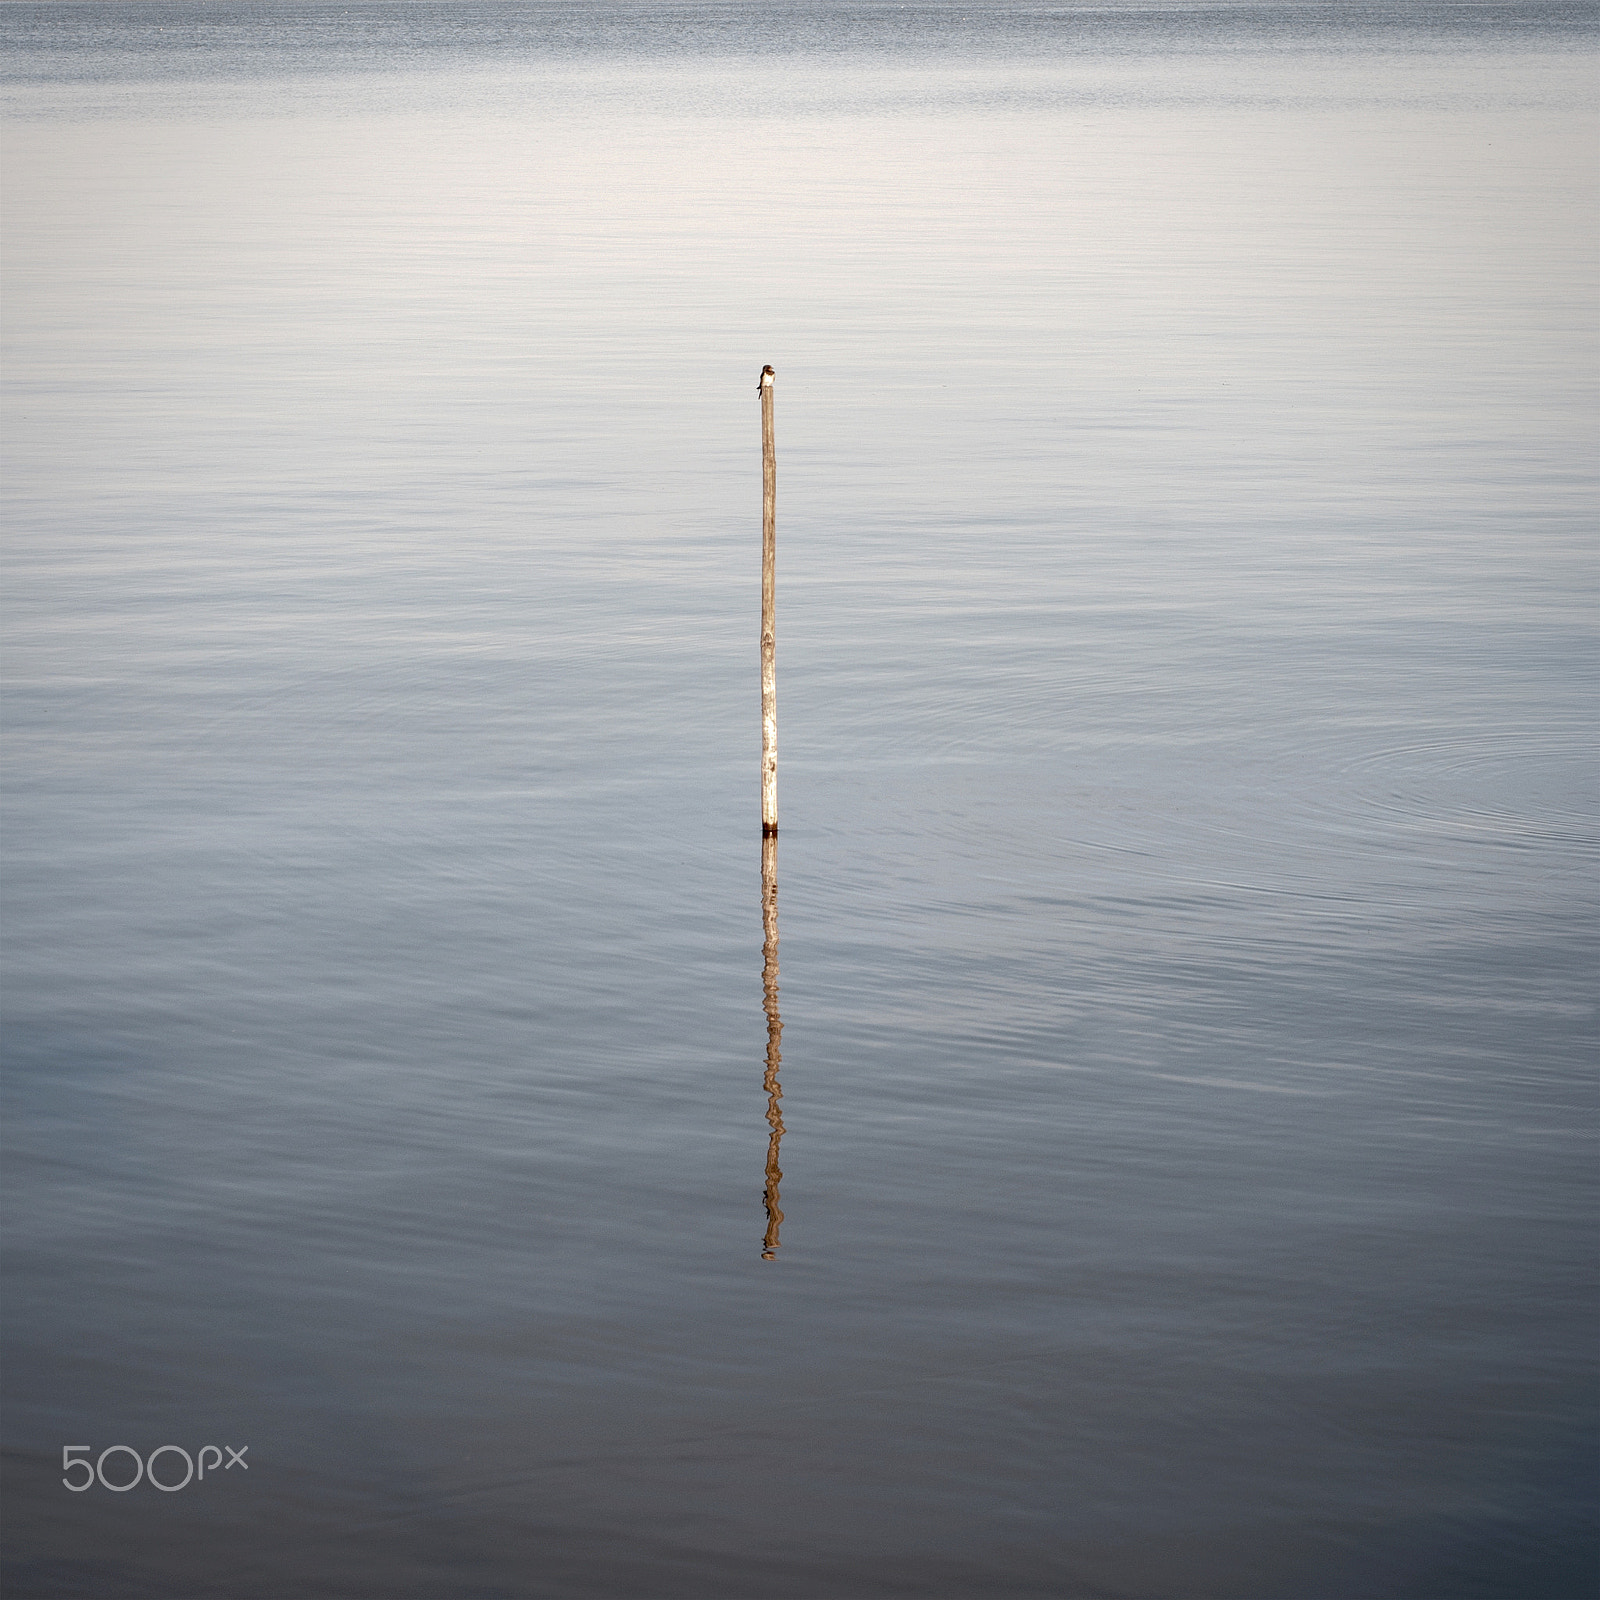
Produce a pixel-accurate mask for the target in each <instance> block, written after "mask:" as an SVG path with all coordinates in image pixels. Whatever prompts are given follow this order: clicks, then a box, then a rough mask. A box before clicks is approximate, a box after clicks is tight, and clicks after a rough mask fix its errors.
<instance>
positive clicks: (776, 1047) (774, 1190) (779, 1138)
mask: <svg viewBox="0 0 1600 1600" xmlns="http://www.w3.org/2000/svg"><path fill="white" fill-rule="evenodd" d="M761 929H762V933H763V935H764V938H763V940H762V945H761V991H762V1001H763V1009H764V1010H765V1011H766V1013H767V1071H766V1075H765V1077H764V1078H763V1079H762V1083H761V1086H762V1088H764V1089H765V1090H766V1091H767V1126H768V1127H769V1128H770V1129H771V1130H772V1132H771V1133H770V1134H769V1136H768V1138H767V1183H766V1190H765V1193H764V1194H763V1196H762V1201H763V1203H764V1204H765V1206H766V1208H767V1232H766V1236H765V1237H764V1238H763V1239H762V1241H761V1259H762V1260H763V1261H771V1260H773V1259H774V1258H775V1257H776V1256H777V1254H778V1230H779V1228H781V1227H782V1226H783V1212H782V1211H780V1210H779V1209H778V1185H779V1184H780V1183H782V1182H783V1171H782V1169H781V1168H780V1167H779V1166H778V1147H779V1145H781V1144H782V1143H783V1107H782V1105H781V1104H780V1103H779V1102H780V1101H781V1100H782V1099H783V1086H782V1085H781V1084H780V1083H779V1082H778V1067H779V1065H780V1064H781V1062H782V1060H783V1019H782V1018H781V1017H780V1016H779V1015H778V835H777V832H776V831H775V830H774V831H773V832H772V833H765V834H763V835H762V836H761Z"/></svg>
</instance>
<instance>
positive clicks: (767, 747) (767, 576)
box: [761, 367, 778, 834]
mask: <svg viewBox="0 0 1600 1600" xmlns="http://www.w3.org/2000/svg"><path fill="white" fill-rule="evenodd" d="M774 376H775V374H774V373H773V370H772V368H771V367H763V368H762V369H761V831H762V833H763V834H767V833H776V832H777V831H778V668H777V634H776V631H775V630H776V620H775V619H776V613H777V605H778V447H777V444H776V442H775V440H774V435H773V430H772V380H773V377H774Z"/></svg>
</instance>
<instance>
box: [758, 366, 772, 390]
mask: <svg viewBox="0 0 1600 1600" xmlns="http://www.w3.org/2000/svg"><path fill="white" fill-rule="evenodd" d="M775 377H777V373H775V372H774V371H773V370H772V368H771V367H763V368H762V369H761V377H760V379H759V381H758V382H757V383H756V393H757V394H760V393H761V391H762V390H763V389H765V388H766V387H767V385H768V384H769V383H771V382H772V380H773V379H774V378H775Z"/></svg>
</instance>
